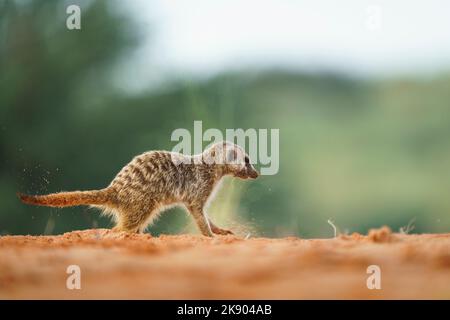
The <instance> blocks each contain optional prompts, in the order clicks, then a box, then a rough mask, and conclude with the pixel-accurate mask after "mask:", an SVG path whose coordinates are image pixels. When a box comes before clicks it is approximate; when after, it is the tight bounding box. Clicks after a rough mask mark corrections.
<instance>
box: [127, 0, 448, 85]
mask: <svg viewBox="0 0 450 320" xmlns="http://www.w3.org/2000/svg"><path fill="white" fill-rule="evenodd" d="M124 5H126V6H128V7H130V9H131V10H132V12H133V14H134V16H135V17H136V19H137V20H138V21H139V27H140V31H141V32H142V33H143V34H144V35H145V37H144V38H143V43H142V48H141V49H140V50H139V52H138V54H137V57H136V59H135V63H136V66H137V67H136V70H138V71H139V72H142V73H145V69H146V68H145V66H149V68H150V66H151V67H152V68H153V70H154V69H158V70H163V71H168V72H172V73H180V74H183V73H185V74H193V75H210V74H214V73H216V72H219V71H223V70H235V69H240V68H246V67H252V68H255V67H256V68H266V67H285V68H287V69H292V70H306V71H315V70H319V71H320V70H332V71H340V72H344V73H348V74H355V75H358V76H395V75H397V74H404V73H406V74H410V73H413V74H415V73H419V74H420V73H425V74H433V73H436V72H440V71H445V70H450V1H448V0H427V1H425V0H417V1H414V0H378V1H368V0H342V1H335V0H333V1H332V0H330V1H324V0H312V1H294V0H169V1H167V0H130V1H127V2H125V4H124ZM378 17H379V18H378Z"/></svg>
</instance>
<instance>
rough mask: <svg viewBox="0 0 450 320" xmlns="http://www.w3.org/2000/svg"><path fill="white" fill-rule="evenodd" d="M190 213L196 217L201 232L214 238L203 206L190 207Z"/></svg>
mask: <svg viewBox="0 0 450 320" xmlns="http://www.w3.org/2000/svg"><path fill="white" fill-rule="evenodd" d="M188 209H189V212H190V213H191V214H192V216H193V217H194V220H195V222H196V223H197V226H198V228H199V229H200V232H201V233H202V234H203V235H204V236H207V237H212V236H213V233H212V231H211V227H210V225H209V221H208V217H207V216H206V214H205V213H204V211H203V206H199V205H193V206H189V207H188Z"/></svg>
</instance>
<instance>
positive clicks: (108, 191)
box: [19, 142, 258, 236]
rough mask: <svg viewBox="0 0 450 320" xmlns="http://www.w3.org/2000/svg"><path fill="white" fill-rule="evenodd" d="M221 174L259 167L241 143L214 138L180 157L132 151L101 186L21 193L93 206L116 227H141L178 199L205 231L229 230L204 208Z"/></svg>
mask: <svg viewBox="0 0 450 320" xmlns="http://www.w3.org/2000/svg"><path fill="white" fill-rule="evenodd" d="M225 175H233V176H236V177H239V178H242V179H247V178H256V177H257V176H258V172H257V171H256V170H255V168H254V167H253V166H252V165H251V164H250V161H249V159H248V155H247V154H246V153H245V152H244V150H243V149H242V148H240V147H239V146H237V145H235V144H232V143H229V142H220V143H216V144H214V145H213V146H211V147H210V148H208V149H207V150H205V151H204V152H203V153H202V154H200V155H195V156H184V155H182V154H179V153H173V152H167V151H150V152H146V153H143V154H141V155H139V156H136V157H135V158H134V159H133V160H132V161H131V162H130V163H128V164H127V165H126V166H125V167H124V168H123V169H122V170H121V171H120V172H119V173H118V174H117V176H116V177H115V178H114V180H113V181H112V182H111V184H110V185H109V186H108V187H107V188H105V189H101V190H92V191H73V192H61V193H53V194H49V195H41V196H30V195H24V194H19V198H20V199H21V200H22V201H23V202H24V203H27V204H33V205H41V206H50V207H69V206H78V205H91V206H95V207H100V208H102V209H103V210H104V211H105V212H106V213H111V214H112V215H113V216H114V217H115V219H116V221H117V225H116V227H115V228H114V230H117V231H127V232H143V231H144V230H145V229H146V227H147V225H148V224H149V223H150V222H151V220H152V219H153V218H154V217H155V216H156V215H157V214H158V213H159V212H160V211H161V210H162V209H164V208H165V207H167V206H171V205H176V204H182V205H184V206H185V207H186V208H187V209H188V211H189V212H190V213H191V214H192V216H193V217H194V219H195V221H196V223H197V225H198V227H199V229H200V231H201V233H202V234H203V235H205V236H212V234H213V233H215V234H230V233H231V231H228V230H225V229H221V228H219V227H217V226H216V225H214V224H213V223H212V221H211V220H210V219H209V218H208V216H207V214H206V212H205V207H206V204H207V202H208V200H209V198H210V195H211V194H212V193H213V190H214V188H215V187H216V186H217V185H218V183H219V181H220V180H221V179H222V177H224V176H225Z"/></svg>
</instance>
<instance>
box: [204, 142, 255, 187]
mask: <svg viewBox="0 0 450 320" xmlns="http://www.w3.org/2000/svg"><path fill="white" fill-rule="evenodd" d="M203 157H204V159H205V161H206V162H207V163H210V164H212V163H214V164H217V165H220V166H221V167H222V169H223V172H224V174H231V175H233V176H235V177H238V178H241V179H249V178H251V179H256V178H257V177H258V176H259V173H258V171H256V169H255V168H254V167H253V165H252V164H251V161H250V158H249V156H248V154H247V153H246V152H245V151H244V149H242V148H241V147H240V146H238V145H236V144H234V143H231V142H227V141H224V142H218V143H215V144H213V145H212V146H211V147H209V148H208V149H207V150H205V152H204V155H203Z"/></svg>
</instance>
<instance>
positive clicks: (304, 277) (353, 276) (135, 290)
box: [0, 228, 450, 299]
mask: <svg viewBox="0 0 450 320" xmlns="http://www.w3.org/2000/svg"><path fill="white" fill-rule="evenodd" d="M72 264H75V265H78V266H80V268H81V289H80V290H68V289H67V288H66V279H67V277H68V276H69V275H68V274H67V273H66V269H67V267H68V266H69V265H72ZM372 264H375V265H378V266H380V268H381V287H382V288H381V290H369V289H368V288H367V286H366V280H367V277H369V275H368V274H367V273H366V270H367V267H368V266H369V265H372ZM0 298H2V299H17V298H25V299H37V298H39V299H42V298H44V299H48V298H49V299H58V298H61V299H80V298H83V299H91V298H102V299H103V298H113V299H116V298H125V299H126V298H128V299H186V298H187V299H200V298H201V299H229V298H234V299H239V298H241V299H252V298H256V299H259V298H262V299H316V298H325V299H335V298H338V299H346V298H362V299H372V298H387V299H399V298H406V299H410V298H413V299H416V298H424V299H450V234H424V235H401V234H392V233H391V232H390V230H389V229H388V228H382V229H379V230H372V231H371V232H370V233H369V235H368V236H363V235H360V234H353V235H351V236H341V237H338V238H335V239H318V240H303V239H299V238H294V237H291V238H283V239H267V238H251V239H248V240H244V239H241V238H237V237H234V236H220V237H216V238H214V239H209V238H205V237H202V236H196V235H179V236H160V237H152V236H150V235H148V234H145V235H130V234H124V233H113V232H111V231H110V230H105V229H97V230H85V231H74V232H70V233H66V234H63V235H60V236H4V237H0Z"/></svg>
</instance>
